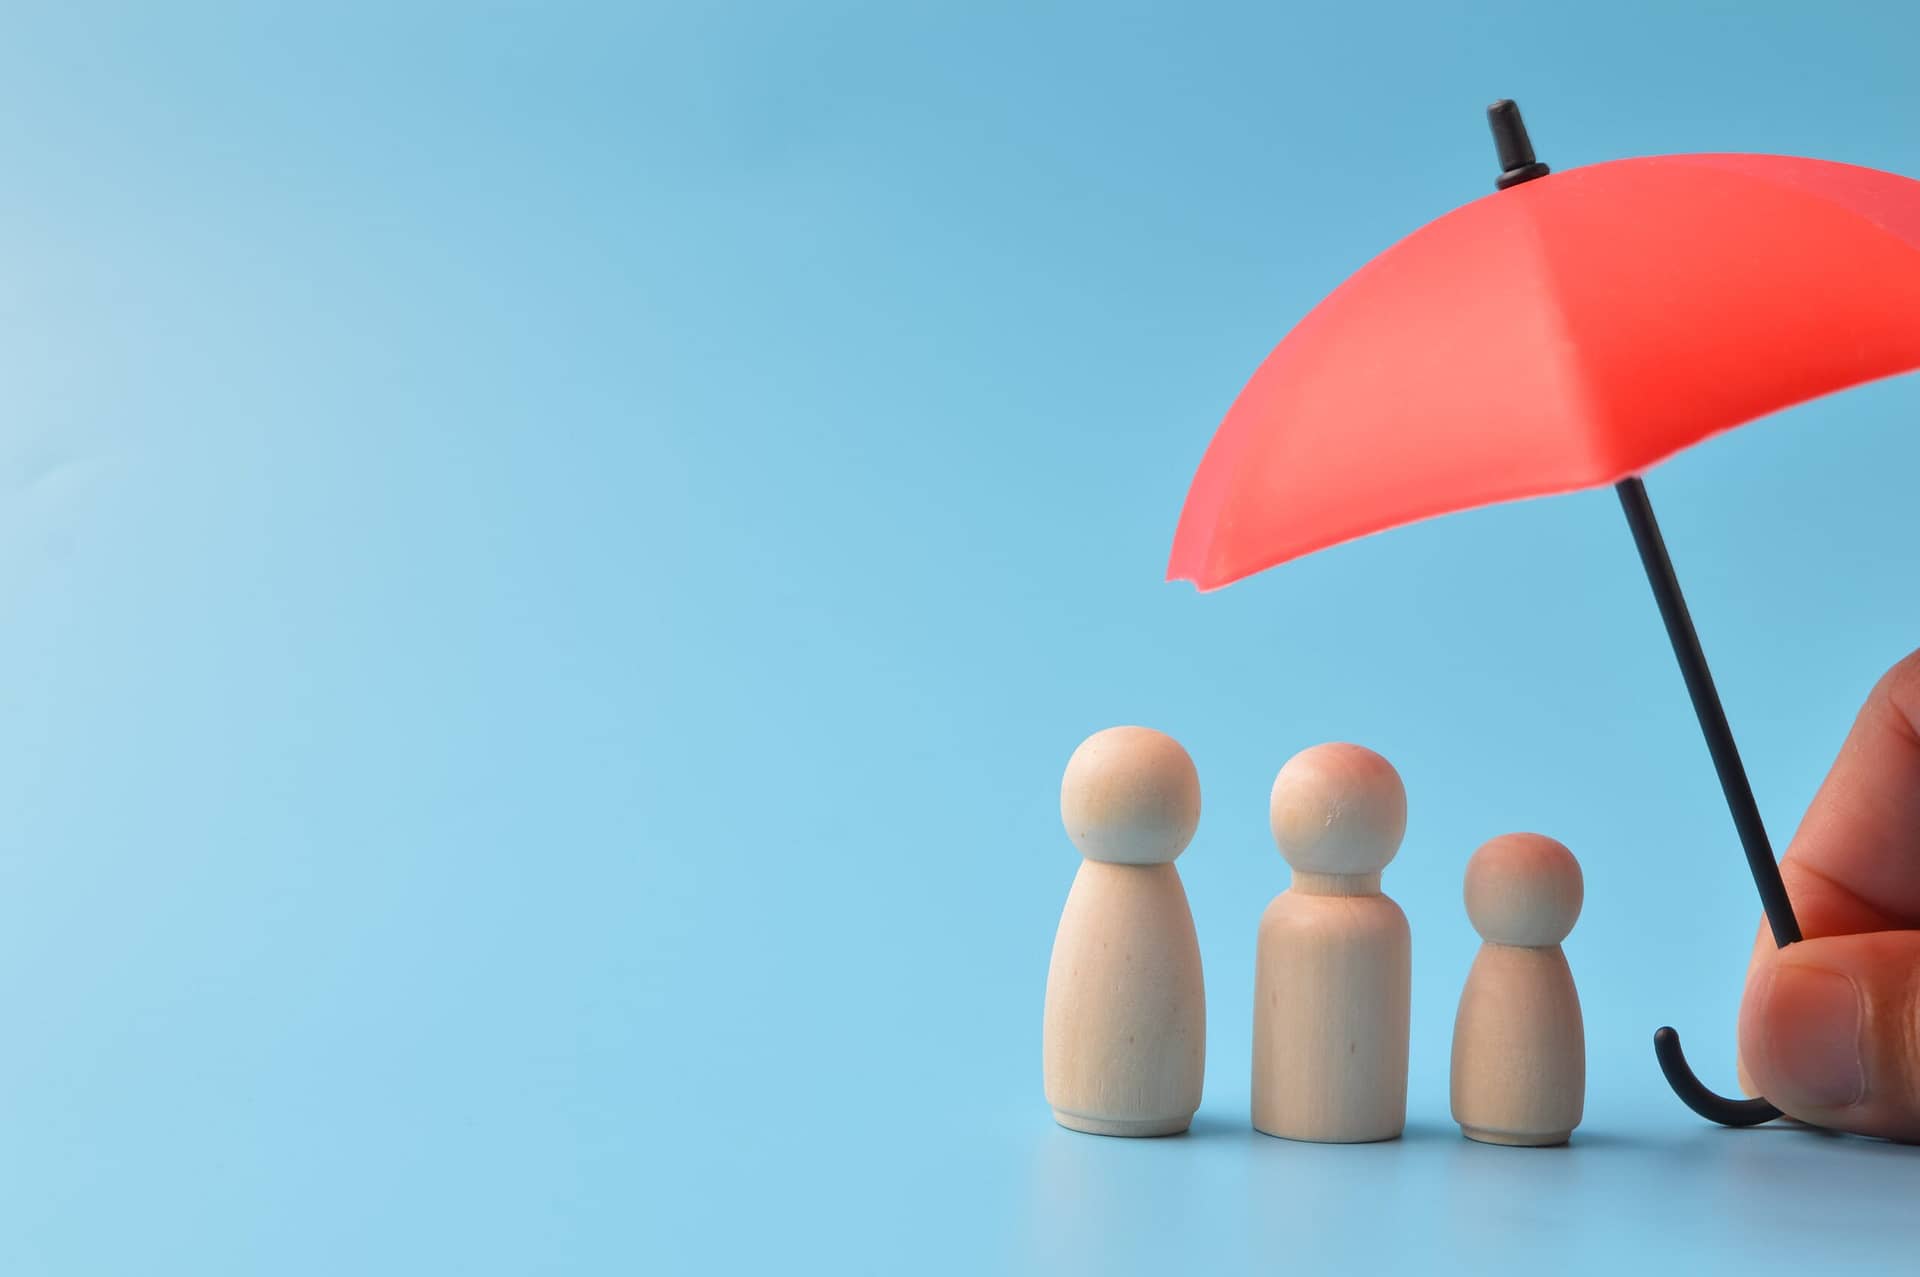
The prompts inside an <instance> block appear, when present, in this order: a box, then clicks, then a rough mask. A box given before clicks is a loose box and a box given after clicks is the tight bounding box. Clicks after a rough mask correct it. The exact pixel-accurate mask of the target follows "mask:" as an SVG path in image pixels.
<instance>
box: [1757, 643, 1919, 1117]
mask: <svg viewBox="0 0 1920 1277" xmlns="http://www.w3.org/2000/svg"><path fill="white" fill-rule="evenodd" d="M1780 873H1781V876H1782V877H1783V878H1784V879H1785V880H1786V884H1787V894H1788V895H1789V896H1790V897H1791V898H1792V900H1793V907H1794V912H1795V913H1797V914H1798V915H1799V917H1800V928H1801V931H1802V932H1803V933H1804V934H1805V936H1806V939H1805V940H1804V941H1803V942H1801V943H1800V944H1796V945H1792V946H1789V947H1788V948H1786V949H1784V950H1776V949H1775V948H1774V945H1773V937H1772V934H1771V933H1770V932H1769V931H1768V930H1767V928H1766V926H1765V925H1764V924H1763V925H1762V926H1761V928H1760V937H1759V939H1758V941H1757V942H1756V943H1755V945H1754V955H1753V961H1752V963H1751V965H1750V966H1749V967H1748V969H1747V991H1746V997H1745V1000H1744V1001H1743V1002H1742V1004H1741V1008H1740V1062H1741V1083H1742V1084H1743V1085H1745V1086H1747V1088H1748V1090H1749V1092H1750V1093H1753V1092H1757V1093H1758V1094H1761V1095H1764V1096H1766V1097H1767V1099H1768V1100H1770V1101H1772V1102H1773V1104H1774V1105H1775V1107H1777V1108H1779V1109H1780V1110H1781V1111H1782V1112H1784V1113H1786V1114H1787V1115H1788V1116H1789V1117H1795V1118H1798V1119H1800V1120H1801V1121H1803V1122H1811V1123H1814V1124H1816V1125H1819V1126H1825V1127H1831V1128H1833V1129H1835V1130H1842V1131H1854V1132H1857V1133H1859V1134H1862V1135H1882V1136H1886V1137H1888V1138H1890V1139H1897V1140H1909V1141H1920V652H1915V653H1914V654H1913V655H1911V656H1908V657H1907V658H1906V659H1905V660H1903V661H1901V662H1900V663H1899V664H1898V665H1896V666H1894V667H1893V669H1892V670H1890V671H1889V672H1888V673H1887V675H1886V677H1884V678H1882V679H1881V680H1880V682H1879V684H1878V686H1876V687H1875V688H1874V689H1873V694H1872V695H1871V696H1870V697H1869V698H1868V699H1867V703H1866V706H1865V708H1863V709H1862V710H1861V711H1860V716H1859V718H1858V719H1856V720H1855V722H1854V725H1853V730H1852V732H1851V733H1849V734H1848V736H1847V741H1846V744H1845V745H1843V746H1842V747H1841V749H1840V756H1839V758H1838V759H1837V760H1835V762H1834V764H1833V770H1832V771H1831V772H1830V773H1828V775H1827V779H1826V781H1825V782H1824V783H1823V784H1822V785H1821V786H1820V791H1819V793H1817V794H1815V795H1814V799H1813V803H1812V805H1811V806H1809V807H1808V808H1807V815H1806V819H1805V820H1803V821H1802V822H1801V824H1800V829H1799V832H1798V833H1796V834H1795V835H1794V838H1793V844H1792V845H1791V846H1790V847H1789V848H1788V849H1787V854H1786V857H1785V858H1784V859H1783V860H1782V861H1781V865H1780Z"/></svg>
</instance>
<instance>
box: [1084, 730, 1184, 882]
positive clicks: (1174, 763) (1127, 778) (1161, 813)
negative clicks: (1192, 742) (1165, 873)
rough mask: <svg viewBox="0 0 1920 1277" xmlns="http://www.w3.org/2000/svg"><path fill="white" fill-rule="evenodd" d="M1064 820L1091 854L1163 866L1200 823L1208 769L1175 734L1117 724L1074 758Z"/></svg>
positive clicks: (1115, 861)
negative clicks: (1203, 774) (1196, 763)
mask: <svg viewBox="0 0 1920 1277" xmlns="http://www.w3.org/2000/svg"><path fill="white" fill-rule="evenodd" d="M1060 820H1061V822H1062V823H1063V824H1065V825H1066V827H1067V837H1069V838H1071V839H1073V845H1074V846H1076V847H1078V848H1079V849H1080V854H1081V855H1083V856H1085V857H1087V859H1089V860H1104V861H1108V862H1110V863H1112V864H1120V865H1157V864H1162V863H1164V862H1166V861H1170V860H1172V859H1174V857H1176V856H1178V855H1179V854H1180V853H1181V852H1183V851H1185V850H1186V849H1187V844H1188V843H1189V842H1191V841H1192V840H1193V831H1194V830H1195V829H1196V828H1198V827H1199V824H1200V774H1199V773H1198V772H1197V771H1195V770H1194V767H1193V759H1191V758H1190V757H1188V756H1187V751H1186V750H1184V749H1182V748H1181V747H1180V742H1179V741H1177V740H1175V739H1173V737H1171V736H1167V735H1165V734H1163V733H1161V732H1156V731H1153V730H1152V729H1151V728H1146V727H1109V728H1107V729H1106V730H1105V731H1103V732H1095V733H1094V734H1093V735H1091V736H1089V737H1087V739H1086V740H1084V741H1082V742H1080V748H1078V749H1076V750H1074V751H1073V757H1072V758H1070V759H1068V760H1067V772H1066V775H1065V776H1063V777H1061V779H1060Z"/></svg>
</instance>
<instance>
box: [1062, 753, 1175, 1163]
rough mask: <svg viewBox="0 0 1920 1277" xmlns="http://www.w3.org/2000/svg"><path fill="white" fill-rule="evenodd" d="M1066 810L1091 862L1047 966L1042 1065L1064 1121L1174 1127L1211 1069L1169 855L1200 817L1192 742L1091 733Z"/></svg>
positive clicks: (1068, 784)
mask: <svg viewBox="0 0 1920 1277" xmlns="http://www.w3.org/2000/svg"><path fill="white" fill-rule="evenodd" d="M1060 816H1061V820H1062V821H1063V822H1064V823H1065V825H1066V827H1067V834H1068V836H1069V837H1071V838H1072V839H1073V842H1074V845H1075V846H1077V847H1078V848H1079V849H1080V852H1081V854H1082V855H1083V856H1084V857H1085V858H1086V859H1085V860H1084V861H1083V862H1082V863H1081V865H1080V872H1079V873H1078V875H1076V876H1075V878H1074V880H1073V890H1072V891H1071V892H1070V893H1069V894H1068V896H1067V906H1066V910H1065V911H1064V912H1063V913H1062V914H1061V917H1060V929H1059V932H1058V933H1057V934H1056V935H1055V937H1054V942H1053V962H1052V965H1051V967H1050V968H1049V969H1048V972H1047V1002H1046V1018H1045V1024H1044V1028H1043V1032H1042V1049H1041V1056H1042V1064H1043V1068H1044V1073H1045V1081H1046V1094H1047V1103H1048V1104H1050V1105H1052V1106H1053V1116H1054V1120H1055V1121H1057V1122H1059V1123H1060V1125H1062V1126H1065V1127H1068V1128H1070V1129H1072V1130H1076V1131H1086V1132H1088V1133H1090V1134H1094V1135H1173V1134H1176V1133H1178V1132H1180V1131H1184V1130H1186V1129H1187V1127H1188V1126H1189V1125H1191V1124H1192V1122H1193V1113H1194V1110H1195V1109H1197V1108H1199V1107H1200V1087H1201V1080H1202V1075H1203V1073H1204V1071H1205V1067H1206V1037H1207V1007H1206V989H1205V986H1204V984H1203V982H1202V979H1201V974H1200V945H1199V942H1198V940H1197V939H1196V938H1195V936H1194V930H1193V914H1192V912H1191V911H1190V910H1189V908H1188V906H1187V893H1186V890H1185V888H1184V887H1182V886H1181V883H1180V874H1179V871H1178V870H1176V869H1175V868H1174V867H1173V860H1174V858H1175V857H1177V856H1178V855H1179V854H1180V853H1181V852H1182V851H1184V850H1185V849H1186V846H1187V843H1188V842H1189V841H1190V840H1191V839H1192V837H1193V831H1194V829H1195V828H1196V827H1197V826H1198V824H1199V821H1200V778H1199V776H1198V775H1197V774H1196V773H1195V771H1194V767H1193V760H1192V759H1191V758H1189V757H1188V756H1187V752H1186V750H1184V749H1182V748H1181V747H1180V745H1179V743H1178V742H1177V741H1175V740H1173V739H1172V738H1171V737H1168V736H1163V735H1161V734H1160V733H1159V732H1155V731H1149V730H1148V729H1146V728H1144V727H1113V728H1109V729H1107V730H1106V731H1103V732H1099V733H1096V734H1095V735H1093V736H1090V737H1088V738H1087V740H1086V741H1085V742H1083V743H1082V744H1081V746H1080V748H1079V749H1077V750H1075V751H1074V754H1073V758H1072V759H1071V760H1070V761H1069V762H1068V763H1067V772H1066V776H1065V778H1064V779H1063V780H1062V781H1061V784H1060Z"/></svg>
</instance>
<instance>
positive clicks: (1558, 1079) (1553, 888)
mask: <svg viewBox="0 0 1920 1277" xmlns="http://www.w3.org/2000/svg"><path fill="white" fill-rule="evenodd" d="M1583 890H1584V888H1583V886H1582V883H1581V881H1580V863H1579V862H1578V861H1576V860H1575V859H1574V858H1573V853H1572V852H1570V851H1568V850H1567V849H1566V848H1565V847H1563V846H1561V845H1560V844H1559V843H1557V842H1555V841H1554V840H1553V839H1551V838H1543V837H1542V836H1540V835H1539V834H1507V835H1505V836H1503V837H1500V838H1495V839H1494V840H1493V841H1492V842H1489V843H1487V844H1486V845H1485V846H1483V847H1481V848H1480V850H1478V851H1476V852H1474V853H1473V859H1472V860H1470V861H1468V862H1467V887H1466V896H1467V917H1468V918H1469V919H1471V920H1472V922H1473V927H1474V930H1476V931H1478V932H1479V933H1480V938H1481V939H1482V940H1483V941H1484V943H1483V944H1482V945H1481V946H1480V955H1479V956H1478V957H1476V958H1475V959H1474V960H1473V969H1472V970H1471V971H1470V972H1468V973H1467V987H1466V989H1465V990H1464V991H1463V992H1462V993H1461V994H1460V1014H1459V1016H1458V1017H1457V1018H1456V1019H1455V1020H1454V1024H1453V1120H1454V1121H1456V1122H1458V1123H1460V1130H1461V1132H1462V1133H1463V1134H1464V1135H1466V1137H1467V1138H1468V1139H1471V1140H1479V1141H1480V1142H1482V1143H1484V1144H1522V1145H1547V1144H1564V1143H1566V1142H1567V1138H1568V1137H1569V1136H1570V1135H1572V1134H1573V1128H1574V1127H1576V1126H1578V1125H1580V1116H1581V1112H1582V1110H1583V1109H1584V1107H1585V1104H1586V1093H1587V1039H1586V1030H1585V1028H1584V1027H1583V1026H1582V1024H1581V1022H1580V995H1579V993H1577V992H1576V991H1575V990H1574V987H1573V972H1572V971H1571V970H1570V969H1569V968H1568V966H1567V958H1566V955H1565V954H1564V953H1562V952H1561V951H1560V942H1561V941H1562V940H1564V939H1566V937H1567V933H1568V932H1570V931H1572V930H1573V924H1574V922H1575V921H1576V920H1577V919H1578V918H1579V917H1580V902H1581V896H1582V893H1583Z"/></svg>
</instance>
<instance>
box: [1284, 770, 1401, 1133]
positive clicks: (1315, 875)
mask: <svg viewBox="0 0 1920 1277" xmlns="http://www.w3.org/2000/svg"><path fill="white" fill-rule="evenodd" d="M1269 814H1270V816H1271V819H1272V824H1273V839H1274V842H1276V843H1277V844H1279V847H1280V854H1281V855H1282V856H1285V857H1286V859H1287V863H1288V864H1289V865H1291V866H1292V867H1293V885H1292V886H1290V887H1288V888H1287V890H1285V891H1283V892H1281V893H1280V894H1279V895H1278V896H1277V897H1275V898H1274V901H1273V903H1272V904H1270V905H1269V906H1267V911H1266V914H1265V916H1263V917H1262V918H1261V919H1260V946H1259V956H1258V958H1257V965H1256V967H1255V970H1254V1011H1253V1125H1254V1127H1255V1129H1257V1130H1261V1131H1265V1132H1266V1133H1267V1134H1268V1135H1280V1136H1284V1137H1286V1138H1287V1139H1295V1140H1316V1141H1319V1142H1321V1143H1330V1144H1357V1143H1362V1142H1365V1141H1369V1140H1390V1139H1394V1138H1396V1137H1397V1136H1398V1135H1399V1134H1400V1132H1401V1129H1402V1128H1403V1127H1405V1126H1406V1122H1407V1017H1408V995H1409V988H1410V985H1411V983H1412V937H1411V936H1410V935H1409V933H1408V931H1407V918H1406V915H1405V914H1403V913H1401V912H1400V906H1399V905H1397V904H1395V903H1394V902H1393V901H1392V900H1390V899H1388V898H1387V897H1386V896H1384V895H1381V894H1380V871H1381V870H1382V869H1384V868H1386V866H1387V862H1388V861H1390V860H1392V859H1393V857H1394V854H1395V853H1396V852H1397V851H1399V849H1400V839H1401V837H1402V836H1403V835H1404V834H1405V833H1406V828H1407V795H1406V790H1405V789H1404V788H1403V787H1402V786H1401V784H1400V775H1399V773H1398V772H1396V771H1394V769H1393V765H1392V764H1390V763H1389V762H1387V760H1386V759H1384V758H1382V757H1380V755H1378V754H1376V753H1374V752H1373V751H1372V750H1370V749H1362V748H1361V747H1360V746H1358V745H1344V744H1333V745H1316V746H1314V747H1313V748H1312V749H1309V750H1306V751H1304V752H1302V753H1299V754H1296V755H1295V756H1294V757H1293V758H1292V759H1290V760H1289V761H1288V762H1287V765H1286V766H1285V767H1282V768H1281V769H1280V775H1279V777H1278V778H1277V779H1276V780H1275V781H1274V782H1273V799H1272V804H1271V807H1270V811H1269Z"/></svg>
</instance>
